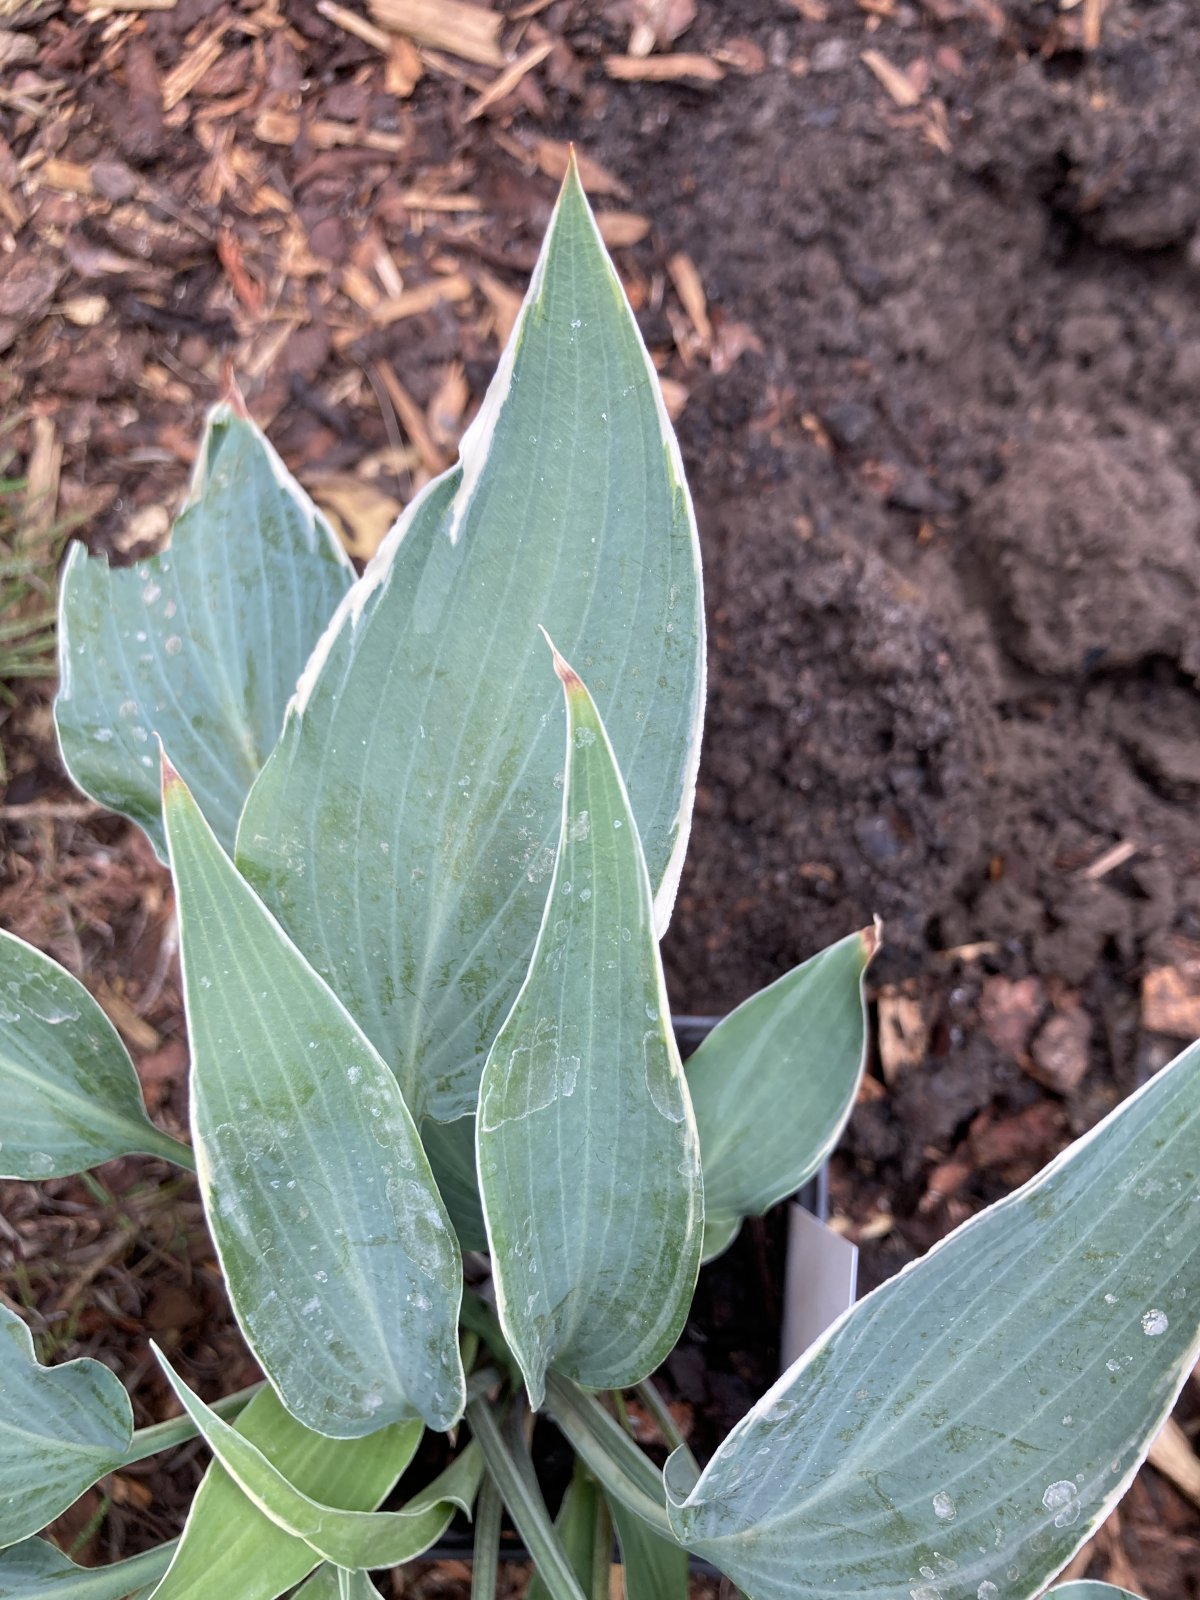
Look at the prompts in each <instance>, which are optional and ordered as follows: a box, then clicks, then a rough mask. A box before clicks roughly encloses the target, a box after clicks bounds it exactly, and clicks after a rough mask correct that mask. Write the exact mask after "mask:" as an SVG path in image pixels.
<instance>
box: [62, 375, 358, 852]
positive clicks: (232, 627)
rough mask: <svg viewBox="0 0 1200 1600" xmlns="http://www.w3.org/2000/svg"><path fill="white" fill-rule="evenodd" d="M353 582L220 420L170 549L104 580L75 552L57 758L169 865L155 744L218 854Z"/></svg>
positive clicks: (311, 521)
mask: <svg viewBox="0 0 1200 1600" xmlns="http://www.w3.org/2000/svg"><path fill="white" fill-rule="evenodd" d="M353 578H354V571H353V568H352V567H351V565H350V563H349V561H348V560H347V558H346V556H345V554H344V552H343V551H342V549H341V546H340V545H339V544H338V542H337V540H336V539H335V537H334V535H333V533H332V531H331V530H330V528H329V525H328V523H327V522H326V521H325V519H324V518H323V517H322V516H321V514H320V512H319V511H317V509H316V507H315V506H314V505H313V504H312V502H311V501H310V500H309V498H308V496H307V495H306V494H305V493H304V491H303V490H302V489H301V488H300V486H299V484H298V483H296V481H295V479H293V478H292V477H291V475H290V474H289V473H288V472H287V470H286V469H285V467H284V465H283V463H282V462H281V461H280V459H279V457H278V456H277V455H276V454H275V452H274V450H272V448H271V446H270V445H269V444H268V443H267V441H266V439H265V438H264V437H263V435H262V434H261V433H260V432H259V430H258V429H257V428H256V427H255V426H254V424H253V423H252V422H251V421H250V419H249V417H248V416H246V415H245V413H244V411H243V410H242V409H241V408H240V405H237V404H231V403H223V404H221V405H219V406H217V407H216V408H215V410H214V411H213V412H212V413H211V414H210V416H209V419H208V425H207V427H206V429H205V434H204V439H203V441H202V443H201V446H200V452H199V456H198V458H197V468H196V476H195V480H194V482H193V484H192V491H191V495H190V497H189V500H188V504H187V506H186V507H185V509H184V510H183V512H182V513H181V515H180V517H179V520H178V521H177V522H176V524H175V529H174V532H173V534H172V538H171V543H170V545H169V547H168V548H167V549H166V550H164V551H163V552H162V554H161V555H157V556H151V557H149V558H148V559H147V560H145V561H139V562H137V563H136V565H134V566H132V567H125V568H120V569H116V568H113V569H110V568H109V565H108V561H107V559H105V558H103V557H101V558H99V559H96V560H89V559H88V556H87V552H86V550H85V549H84V547H83V545H81V544H76V545H73V546H72V548H71V553H70V555H69V556H68V557H67V562H66V566H65V568H64V571H63V578H62V590H61V598H60V610H59V671H60V677H61V682H60V686H59V691H58V698H57V700H56V701H55V705H54V714H55V719H56V722H57V724H58V737H59V742H60V744H61V746H62V753H63V760H64V761H65V763H66V766H67V770H68V771H69V772H70V774H71V776H72V777H73V778H74V779H75V782H76V783H77V784H78V785H79V787H80V788H81V789H83V790H84V791H85V792H86V793H87V794H90V795H91V796H92V797H93V799H96V800H99V801H100V803H101V804H102V805H106V806H109V807H111V809H112V810H114V811H119V812H121V813H122V815H124V816H127V817H131V818H132V819H133V820H134V822H137V823H140V824H141V826H142V827H143V828H144V829H145V830H146V832H147V833H148V834H149V836H150V838H151V840H152V841H153V843H154V847H155V849H156V850H157V851H158V853H159V855H160V856H161V857H162V859H163V860H165V859H166V841H165V839H164V837H163V829H162V817H161V815H160V810H159V786H158V752H157V750H156V749H155V746H154V735H155V734H158V735H159V737H160V738H161V739H162V741H163V743H164V744H165V745H166V746H167V748H168V749H169V750H170V751H171V752H172V753H173V755H174V757H175V760H176V761H177V762H178V764H179V768H180V771H181V772H182V773H183V774H184V776H185V778H186V779H187V781H188V783H189V784H190V785H191V787H192V789H193V790H194V791H195V793H196V796H197V798H198V799H199V801H200V804H201V806H202V807H203V810H204V814H205V816H207V817H208V818H209V820H210V821H211V822H212V824H213V827H214V829H215V831H216V833H217V835H218V837H219V838H220V840H221V842H222V844H224V846H225V847H226V849H228V850H232V848H233V840H234V835H235V833H236V831H237V822H238V817H239V816H240V815H241V810H242V802H243V801H244V800H245V798H246V792H247V790H248V789H249V788H250V785H251V783H252V782H253V781H254V779H255V777H256V776H257V774H258V771H259V769H260V768H261V766H262V764H263V762H264V761H265V760H266V758H267V756H268V755H269V754H270V752H271V749H272V747H273V746H274V744H275V741H276V739H277V738H278V737H279V729H280V727H281V725H282V723H283V713H284V709H285V707H286V705H287V703H288V700H289V698H290V697H291V694H292V691H293V690H294V689H295V687H296V680H297V678H298V677H299V676H300V671H301V668H302V667H303V666H304V663H305V661H306V660H307V659H308V655H309V652H310V651H311V650H312V648H313V646H314V644H315V643H316V641H317V639H318V638H319V637H320V634H321V630H322V629H323V628H324V626H325V624H326V623H327V622H328V621H329V618H330V615H331V614H332V612H333V610H334V608H335V607H336V605H337V603H338V601H339V600H340V599H341V597H342V596H343V594H345V592H346V590H347V589H348V588H349V586H350V584H351V582H352V581H353Z"/></svg>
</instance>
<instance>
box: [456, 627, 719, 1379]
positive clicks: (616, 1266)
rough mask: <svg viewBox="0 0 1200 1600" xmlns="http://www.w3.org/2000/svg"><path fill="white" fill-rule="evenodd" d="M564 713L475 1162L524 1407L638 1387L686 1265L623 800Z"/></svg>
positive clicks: (617, 782) (690, 1177) (570, 702)
mask: <svg viewBox="0 0 1200 1600" xmlns="http://www.w3.org/2000/svg"><path fill="white" fill-rule="evenodd" d="M554 661H555V667H556V670H557V672H558V674H559V677H560V678H561V679H562V683H563V688H564V692H565V697H566V702H567V777H566V782H565V784H564V787H563V793H562V799H561V808H562V821H561V827H560V838H559V847H558V855H557V858H556V860H555V865H554V871H553V873H552V875H551V880H550V892H549V895H548V897H547V900H546V909H545V915H544V917H543V920H542V927H541V931H540V932H539V934H538V939H537V945H536V947H535V949H534V953H533V960H532V962H531V964H530V967H529V974H528V976H527V978H526V980H525V983H524V986H523V987H522V989H521V992H520V994H519V995H518V996H517V998H516V1001H515V1002H514V1004H513V1008H512V1011H511V1012H510V1013H509V1015H508V1017H507V1018H506V1020H505V1022H504V1026H503V1027H502V1028H501V1030H500V1033H499V1035H498V1037H497V1039H496V1042H495V1044H494V1045H493V1047H492V1051H491V1054H490V1055H489V1057H488V1061H487V1066H486V1067H485V1068H484V1073H483V1082H482V1085H481V1087H480V1097H479V1117H478V1131H477V1148H478V1159H479V1187H480V1193H481V1194H482V1196H483V1209H484V1217H485V1220H486V1222H487V1229H488V1238H489V1241H490V1246H491V1255H492V1273H493V1277H494V1280H495V1284H496V1304H497V1309H498V1310H499V1313H500V1321H501V1324H502V1325H503V1328H504V1333H505V1337H506V1338H507V1340H508V1343H509V1345H510V1346H511V1348H512V1351H513V1353H514V1355H515V1356H516V1357H517V1360H518V1361H519V1362H520V1364H521V1370H522V1372H523V1373H524V1375H525V1381H526V1384H527V1386H528V1388H529V1396H530V1400H531V1402H532V1404H533V1405H534V1406H535V1407H537V1406H540V1405H541V1401H542V1393H543V1386H544V1382H545V1375H546V1370H547V1368H548V1367H553V1368H555V1369H556V1370H557V1371H559V1372H564V1373H566V1374H568V1375H569V1376H570V1377H573V1378H575V1379H577V1380H578V1381H579V1382H580V1383H584V1384H587V1385H588V1386H589V1387H592V1388H597V1389H599V1388H620V1387H623V1386H625V1385H628V1384H632V1383H635V1382H637V1380H638V1379H640V1378H644V1377H645V1376H646V1375H647V1374H648V1373H650V1372H652V1371H653V1370H654V1368H655V1367H656V1366H657V1365H658V1364H659V1362H660V1361H662V1359H663V1358H664V1357H665V1356H666V1354H667V1353H668V1351H669V1350H670V1349H671V1347H672V1346H673V1345H674V1343H675V1341H676V1339H677V1338H678V1337H679V1333H680V1330H681V1329H682V1327H683V1323H684V1319H685V1318H686V1316H687V1311H688V1306H689V1305H690V1304H691V1299H692V1294H693V1291H694V1289H695V1285H696V1272H697V1269H698V1267H699V1263H700V1244H701V1239H702V1235H703V1225H704V1223H703V1216H704V1206H703V1197H702V1192H701V1179H700V1159H699V1147H698V1143H697V1139H696V1128H695V1123H694V1121H693V1119H692V1111H691V1106H690V1104H689V1101H688V1093H687V1086H686V1083H685V1082H684V1077H683V1069H682V1067H681V1066H680V1062H679V1053H678V1051H677V1049H676V1047H675V1036H674V1033H673V1031H672V1028H671V1018H670V1013H669V1010H668V1006H667V997H666V989H665V986H664V983H663V975H662V964H661V962H660V959H659V953H658V938H657V935H656V933H655V928H654V913H653V906H652V901H651V891H650V882H649V878H648V877H647V873H646V866H645V862H644V860H643V857H642V851H641V847H640V844H639V841H638V834H637V828H636V826H635V824H634V820H633V813H632V810H631V809H630V804H629V798H628V796H627V794H626V792H625V786H624V784H623V783H622V781H621V774H620V772H619V771H618V769H617V763H616V758H615V756H614V754H613V750H612V746H611V745H610V743H609V741H608V736H607V734H606V732H605V728H604V724H603V722H602V721H601V720H600V716H599V713H598V712H597V710H596V707H595V704H594V703H593V701H592V698H591V696H590V695H589V693H588V691H587V689H586V688H585V687H584V685H583V683H582V682H581V681H580V679H579V678H578V677H577V676H576V674H575V673H574V671H573V670H572V669H571V668H570V667H569V666H568V665H567V664H566V662H565V661H564V660H563V659H562V657H561V656H559V655H558V654H557V652H556V653H555V658H554Z"/></svg>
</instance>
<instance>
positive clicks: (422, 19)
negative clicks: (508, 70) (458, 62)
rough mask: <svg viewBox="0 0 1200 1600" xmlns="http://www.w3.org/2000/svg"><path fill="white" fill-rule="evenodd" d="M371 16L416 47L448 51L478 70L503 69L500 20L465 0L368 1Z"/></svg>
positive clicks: (498, 16) (383, 26) (496, 14)
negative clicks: (416, 45) (471, 63)
mask: <svg viewBox="0 0 1200 1600" xmlns="http://www.w3.org/2000/svg"><path fill="white" fill-rule="evenodd" d="M370 9H371V15H372V17H373V18H374V19H375V21H376V22H377V23H378V24H379V25H380V27H382V28H388V29H390V30H391V31H392V32H393V33H403V34H407V35H408V37H409V38H410V39H415V40H416V42H417V43H418V44H424V45H428V46H430V48H431V49H434V50H448V51H449V52H450V54H451V55H455V56H461V57H462V59H463V60H464V61H474V62H476V63H477V64H478V65H479V66H482V67H503V66H504V65H505V60H504V52H503V51H502V50H501V49H500V28H501V26H502V24H503V21H504V19H503V17H501V16H500V15H499V14H498V13H497V12H495V11H489V10H487V9H486V8H485V7H483V6H473V5H467V4H466V3H465V0H370Z"/></svg>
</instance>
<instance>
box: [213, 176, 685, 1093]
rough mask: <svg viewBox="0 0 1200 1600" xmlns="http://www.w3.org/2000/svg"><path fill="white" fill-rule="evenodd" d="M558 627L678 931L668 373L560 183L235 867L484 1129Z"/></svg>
mask: <svg viewBox="0 0 1200 1600" xmlns="http://www.w3.org/2000/svg"><path fill="white" fill-rule="evenodd" d="M539 624H544V625H545V626H546V627H547V628H548V629H549V630H550V631H551V632H552V633H553V634H554V636H555V638H556V639H557V640H558V642H559V644H560V645H561V646H562V647H563V648H564V650H566V651H567V652H568V653H569V654H570V656H571V658H572V659H573V660H574V661H575V662H576V664H577V665H578V666H579V667H580V669H581V670H582V671H584V672H586V673H587V675H588V679H589V682H590V683H591V685H592V688H593V690H594V692H595V693H596V695H597V698H598V699H599V701H600V702H601V704H602V705H603V707H604V713H605V717H606V720H607V723H608V727H609V731H610V733H611V735H612V739H613V743H614V745H615V747H616V749H617V752H618V756H619V758H620V761H621V765H622V770H623V772H624V773H625V775H626V778H627V781H628V783H629V790H630V794H631V796H632V801H633V808H634V814H635V816H636V817H637V820H638V826H639V829H640V830H641V833H642V838H643V841H644V845H645V851H646V859H647V862H648V864H649V869H650V875H651V881H652V884H653V886H654V891H655V896H656V919H657V925H658V927H659V930H660V931H661V929H662V928H663V926H665V923H666V920H667V916H668V914H669V911H670V907H671V903H672V900H673V898H674V893H675V885H676V882H677V879H678V875H679V868H680V863H681V861H682V855H683V849H684V845H685V842H686V838H687V833H688V827H689V822H690V815H691V805H692V795H693V790H694V785H695V775H696V764H697V759H698V754H699V734H700V721H701V707H702V700H703V680H704V665H703V663H704V627H703V609H702V604H701V593H700V573H699V558H698V545H697V541H696V533H695V527H694V524H693V519H692V513H691V507H690V503H689V500H688V495H687V490H686V487H685V484H684V479H683V472H682V467H681V464H680V458H679V452H678V448H677V446H676V443H675V440H674V436H673V434H672V432H671V428H670V424H669V422H668V420H667V417H666V412H665V410H664V408H663V404H662V398H661V394H660V392H659V387H658V382H657V379H656V377H655V374H654V370H653V367H652V365H651V363H650V361H649V358H648V356H647V354H646V351H645V349H644V347H643V345H642V342H641V339H640V337H639V334H638V330H637V325H636V323H635V322H634V319H633V316H632V314H631V312H630V309H629V306H628V304H627V302H626V300H625V297H624V294H623V293H622V290H621V286H620V284H619V282H618V280H617V277H616V274H615V272H614V271H613V268H612V265H611V263H610V262H609V260H608V257H607V255H606V253H605V250H604V247H603V244H602V243H601V240H600V237H599V234H598V232H597V230H596V226H595V223H594V220H593V218H592V215H591V213H590V211H589V209H588V205H587V202H586V200H585V199H584V196H583V192H582V190H581V189H580V186H579V182H578V179H577V177H576V175H575V173H574V171H573V170H572V172H571V173H570V174H569V175H568V177H567V180H566V183H565V185H564V187H563V192H562V194H561V196H560V198H559V202H558V205H557V207H556V209H555V212H554V216H553V218H552V220H551V223H550V228H549V232H548V234H547V237H546V243H545V246H544V248H543V251H542V255H541V257H540V259H539V262H538V265H537V269H536V271H535V273H534V276H533V281H532V283H531V284H530V288H529V293H528V295H527V297H526V300H525V304H524V307H523V309H522V312H521V315H520V317H519V318H518V321H517V325H516V328H515V330H514V332H513V336H512V339H511V340H510V342H509V345H508V348H507V349H506V350H505V352H504V355H503V357H502V359H501V362H500V367H499V370H498V372H497V374H496V377H495V379H494V381H493V383H492V386H491V388H490V390H489V392H488V395H487V399H486V400H485V402H484V405H483V408H482V410H481V411H480V413H479V415H478V416H477V418H476V419H475V421H474V423H473V424H472V426H471V427H470V428H469V429H468V431H467V433H466V435H465V436H464V438H463V441H462V446H461V458H460V460H459V462H458V464H457V465H456V466H455V467H454V468H453V469H452V470H451V471H450V472H449V473H447V474H446V475H445V476H444V477H441V478H439V479H437V480H436V481H435V482H434V483H432V484H430V485H429V486H428V487H427V488H426V489H425V490H424V491H423V493H422V494H421V495H420V496H419V497H418V499H417V500H416V501H414V502H413V504H412V505H411V506H410V507H409V509H408V511H407V512H406V513H405V515H404V517H403V518H402V520H401V522H400V523H399V524H398V525H397V527H396V528H395V529H394V530H393V532H392V533H391V535H390V536H389V537H388V539H387V541H386V542H385V544H384V546H383V547H382V549H381V550H380V552H379V554H378V556H377V557H376V558H375V560H374V561H373V562H372V563H371V565H370V566H369V567H368V569H367V571H366V573H365V574H364V576H363V578H362V579H361V580H360V582H359V583H358V584H357V585H356V586H355V588H354V589H353V590H352V591H351V593H350V594H349V595H348V596H347V598H346V600H345V602H344V604H343V605H342V606H341V608H340V610H339V612H338V614H337V616H336V617H335V619H334V622H333V623H332V625H331V627H330V629H329V631H328V632H327V634H326V635H325V637H324V639H323V640H322V642H321V645H320V647H319V649H318V650H317V651H316V653H315V654H314V656H313V659H312V661H311V662H310V663H309V666H308V668H307V669H306V671H305V674H304V678H303V681H302V683H301V686H300V689H299V691H298V693H297V696H296V700H295V702H294V704H293V706H292V708H291V711H290V712H289V715H288V718H287V721H286V723H285V726H284V731H283V736H282V738H281V740H280V743H279V747H278V749H277V750H276V751H275V753H274V755H273V756H272V758H271V760H270V761H269V763H268V764H267V766H266V768H265V769H264V771H263V774H262V776H261V777H260V778H259V780H258V782H257V783H256V784H255V787H254V789H253V791H252V792H251V795H250V797H249V800H248V802H247V807H246V812H245V815H244V817H243V821H242V825H241V828H240V830H239V835H238V859H239V863H240V864H241V865H242V866H243V868H244V870H245V871H246V873H247V875H248V876H249V877H250V879H251V881H252V882H253V883H254V885H255V886H256V887H257V888H258V890H259V892H260V893H261V894H262V895H263V897H264V899H265V900H266V901H267V903H268V904H269V905H270V906H271V908H272V909H273V910H274V911H275V912H276V914H277V915H278V916H279V918H280V920H281V922H282V923H283V925H284V926H285V927H286V928H287V930H288V932H289V933H290V934H291V936H292V937H293V938H294V939H295V941H296V943H297V945H299V947H300V948H301V949H302V950H303V951H304V953H305V955H306V956H308V958H309V960H310V961H312V963H313V965H314V966H315V967H316V968H317V970H318V971H319V972H320V973H321V974H322V976H324V977H325V978H326V979H328V981H329V983H330V984H331V986H332V987H333V989H334V990H335V991H336V992H337V993H338V995H339V996H340V997H341V999H342V1000H343V1001H344V1002H345V1004H346V1006H347V1008H348V1009H349V1011H350V1012H351V1014H352V1015H353V1016H354V1017H355V1018H356V1019H357V1021H358V1022H359V1023H360V1025H361V1026H362V1028H363V1030H364V1031H365V1033H366V1034H367V1036H368V1037H369V1038H370V1039H371V1041H372V1043H373V1044H374V1045H375V1046H376V1048H377V1049H378V1050H379V1051H380V1053H381V1054H382V1055H383V1057H384V1059H385V1060H387V1061H388V1062H389V1063H390V1064H391V1065H392V1067H393V1068H394V1070H395V1071H396V1073H397V1075H398V1077H399V1079H400V1082H401V1085H402V1086H403V1089H404V1092H405V1096H406V1099H407V1100H408V1103H409V1105H410V1107H411V1108H412V1110H413V1113H414V1115H415V1116H417V1118H418V1119H421V1118H422V1117H424V1116H426V1115H431V1116H433V1117H435V1118H436V1119H438V1120H439V1121H445V1122H450V1121H454V1120H455V1119H457V1118H460V1117H466V1116H469V1115H473V1114H474V1111H475V1105H476V1097H477V1092H478V1086H479V1078H480V1073H481V1072H482V1069H483V1062H484V1059H485V1057H486V1055H487V1051H488V1048H489V1047H490V1045H491V1043H492V1040H493V1039H494V1037H495V1034H496V1030H497V1029H498V1027H499V1025H500V1022H501V1021H502V1019H503V1017H504V1015H505V1013H506V1011H507V1010H508V1008H509V1007H510V1006H511V1004H512V1000H513V997H514V995H515V994H516V991H517V989H518V988H519V986H520V984H521V980H522V979H523V977H524V974H525V971H526V968H527V966H528V962H529V953H530V951H531V949H532V947H533V941H534V938H535V937H536V934H537V929H538V923H539V919H540V917H541V911H542V906H543V904H544V902H545V896H546V885H547V881H548V878H549V873H550V869H551V866H552V863H553V859H554V841H555V837H556V834H557V825H558V810H559V796H558V794H557V792H556V790H555V779H556V777H557V775H558V774H559V772H560V771H561V761H562V745H561V736H560V734H559V732H558V728H559V727H560V726H561V723H560V721H559V717H560V715H561V713H560V711H559V708H558V706H557V705H556V703H555V696H554V692H553V684H552V682H547V676H548V675H547V674H546V671H545V663H544V659H543V653H542V647H541V643H540V640H539V638H538V633H537V628H538V625H539Z"/></svg>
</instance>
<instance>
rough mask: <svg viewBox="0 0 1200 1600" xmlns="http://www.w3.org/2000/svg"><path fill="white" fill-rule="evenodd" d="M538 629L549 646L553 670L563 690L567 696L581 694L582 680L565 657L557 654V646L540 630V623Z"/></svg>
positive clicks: (543, 629)
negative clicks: (552, 659)
mask: <svg viewBox="0 0 1200 1600" xmlns="http://www.w3.org/2000/svg"><path fill="white" fill-rule="evenodd" d="M538 627H539V628H540V629H541V634H542V638H543V639H545V641H546V643H547V644H548V645H549V646H550V653H551V655H552V656H553V657H554V670H555V672H556V673H557V674H558V681H559V682H560V683H561V684H562V686H563V688H564V689H565V690H566V691H567V693H568V694H581V693H583V692H584V689H583V679H582V678H581V677H580V676H579V674H578V673H577V672H576V671H575V668H574V667H573V666H572V665H571V663H570V662H569V661H568V660H567V659H566V657H565V656H563V655H562V654H561V653H560V652H559V649H558V646H557V645H556V644H555V643H554V640H553V639H552V638H551V637H550V635H549V634H548V633H547V632H546V630H545V628H542V625H541V623H540V622H539V623H538Z"/></svg>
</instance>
